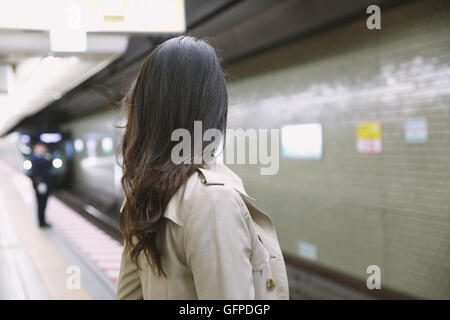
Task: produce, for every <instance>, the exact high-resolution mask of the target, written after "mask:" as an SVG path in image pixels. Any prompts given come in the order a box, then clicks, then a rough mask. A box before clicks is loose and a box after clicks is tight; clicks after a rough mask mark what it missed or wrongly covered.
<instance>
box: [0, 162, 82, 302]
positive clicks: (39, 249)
mask: <svg viewBox="0 0 450 320" xmlns="http://www.w3.org/2000/svg"><path fill="white" fill-rule="evenodd" d="M11 170H12V169H11V168H9V167H8V166H7V165H5V164H4V163H1V162H0V197H2V198H3V202H4V206H5V209H6V211H7V214H8V215H9V218H10V219H11V221H12V223H13V225H14V226H15V229H16V231H17V235H18V238H19V241H18V244H17V246H19V247H21V249H22V250H23V251H25V252H26V253H27V254H28V255H29V257H30V259H31V261H32V264H33V266H34V268H35V270H36V272H37V274H38V276H39V277H40V281H41V283H42V286H43V288H44V290H45V291H46V292H45V295H46V296H47V297H48V298H49V299H91V297H90V295H89V294H88V293H87V292H86V291H85V290H84V289H83V288H81V289H78V290H76V289H75V290H70V289H68V288H67V285H66V282H67V279H68V277H69V274H68V273H67V267H68V265H67V264H66V263H65V262H64V260H63V259H62V257H61V256H60V254H59V252H58V251H57V250H56V248H54V247H53V245H52V243H51V242H50V241H49V239H48V238H47V236H46V234H45V233H44V232H43V231H42V230H41V229H39V228H38V227H37V222H36V218H35V217H34V215H32V214H31V212H30V210H31V208H30V207H29V206H27V205H26V204H24V203H23V198H22V197H21V196H20V194H19V193H18V191H17V190H16V189H15V188H14V187H13V186H12V183H11V178H12V176H13V175H14V172H11ZM24 192H29V190H27V191H25V190H24Z"/></svg>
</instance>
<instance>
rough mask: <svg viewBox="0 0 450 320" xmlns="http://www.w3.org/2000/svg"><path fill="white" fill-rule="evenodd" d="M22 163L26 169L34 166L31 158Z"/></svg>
mask: <svg viewBox="0 0 450 320" xmlns="http://www.w3.org/2000/svg"><path fill="white" fill-rule="evenodd" d="M22 165H23V168H24V169H25V170H30V169H31V167H32V166H33V165H32V164H31V161H30V160H25V161H24V162H23V164H22Z"/></svg>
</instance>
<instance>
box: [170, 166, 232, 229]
mask: <svg viewBox="0 0 450 320" xmlns="http://www.w3.org/2000/svg"><path fill="white" fill-rule="evenodd" d="M232 201H239V202H240V196H239V194H238V192H237V191H236V190H235V188H233V186H232V185H230V184H229V183H227V181H226V179H224V178H223V177H221V175H219V174H216V173H214V172H210V171H208V170H202V169H201V170H198V171H197V172H195V173H194V174H193V175H192V176H191V177H189V179H188V180H187V181H186V183H184V184H183V185H182V186H181V187H180V188H179V189H178V191H177V192H176V193H175V195H174V196H173V197H172V199H171V200H170V201H169V204H168V205H167V208H166V210H165V212H164V217H165V218H167V219H169V220H171V221H173V222H174V223H175V224H177V225H179V226H184V224H185V222H186V220H187V219H188V217H189V215H190V212H192V211H193V210H195V209H198V208H205V209H206V208H213V207H214V208H220V207H222V206H223V205H224V204H225V203H228V202H232ZM196 211H197V212H198V213H200V214H206V215H207V214H210V213H211V212H212V210H196Z"/></svg>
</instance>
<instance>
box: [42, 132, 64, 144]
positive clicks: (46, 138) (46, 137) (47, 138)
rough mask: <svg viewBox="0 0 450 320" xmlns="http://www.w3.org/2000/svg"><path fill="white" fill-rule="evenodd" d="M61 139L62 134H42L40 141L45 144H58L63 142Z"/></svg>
mask: <svg viewBox="0 0 450 320" xmlns="http://www.w3.org/2000/svg"><path fill="white" fill-rule="evenodd" d="M61 138H62V136H61V134H60V133H41V135H40V136H39V139H41V141H42V142H45V143H56V142H59V141H61Z"/></svg>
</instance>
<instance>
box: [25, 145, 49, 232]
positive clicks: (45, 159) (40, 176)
mask: <svg viewBox="0 0 450 320" xmlns="http://www.w3.org/2000/svg"><path fill="white" fill-rule="evenodd" d="M30 160H31V180H32V181H33V187H34V191H35V192H36V200H37V208H38V221H39V226H40V227H41V228H44V227H49V226H50V225H49V224H48V223H47V222H46V220H45V207H46V206H47V199H48V196H49V195H50V192H51V187H52V174H51V172H50V170H51V165H52V162H51V158H50V155H49V153H48V149H47V147H46V145H45V144H43V143H37V144H35V145H34V147H33V154H32V155H31V159H30Z"/></svg>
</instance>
